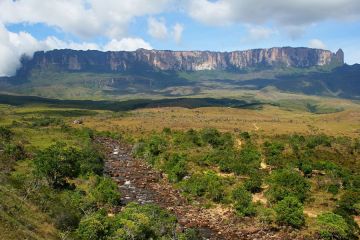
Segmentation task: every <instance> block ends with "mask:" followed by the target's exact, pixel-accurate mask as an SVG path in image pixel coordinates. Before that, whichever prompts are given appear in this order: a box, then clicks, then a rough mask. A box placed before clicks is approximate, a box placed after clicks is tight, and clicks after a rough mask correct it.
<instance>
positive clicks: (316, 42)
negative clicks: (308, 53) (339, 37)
mask: <svg viewBox="0 0 360 240" xmlns="http://www.w3.org/2000/svg"><path fill="white" fill-rule="evenodd" d="M309 47H311V48H317V49H326V45H325V43H323V42H322V41H321V40H320V39H311V40H310V41H309Z"/></svg>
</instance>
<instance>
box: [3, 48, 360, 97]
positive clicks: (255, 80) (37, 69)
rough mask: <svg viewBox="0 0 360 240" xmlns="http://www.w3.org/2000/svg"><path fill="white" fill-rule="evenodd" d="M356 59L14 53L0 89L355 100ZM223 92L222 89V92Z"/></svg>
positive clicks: (263, 53)
mask: <svg viewBox="0 0 360 240" xmlns="http://www.w3.org/2000/svg"><path fill="white" fill-rule="evenodd" d="M359 73H360V67H359V66H358V65H353V66H349V65H344V53H343V52H342V50H341V49H340V50H339V51H338V52H337V53H332V52H330V51H326V50H319V49H310V48H290V47H286V48H271V49H255V50H248V51H235V52H209V51H203V52H201V51H189V52H180V51H158V50H144V49H139V50H137V51H134V52H125V51H122V52H100V51H75V50H54V51H49V52H36V53H35V54H34V57H33V58H31V59H30V58H26V57H24V58H23V59H22V67H21V68H20V69H18V71H17V74H16V76H13V77H3V78H0V86H1V89H2V92H3V93H17V94H23V95H35V96H42V97H51V98H60V99H124V98H139V97H141V98H144V97H145V98H163V97H179V96H198V97H202V96H204V95H205V94H207V93H209V92H211V93H212V96H213V97H214V96H216V94H217V92H219V91H221V92H227V93H228V94H230V92H231V94H233V93H234V91H236V92H237V94H238V95H239V94H240V93H242V92H247V93H250V94H251V93H254V91H259V90H262V89H264V88H265V89H267V87H269V86H273V87H275V88H273V89H276V91H279V90H280V91H283V92H294V93H304V94H308V95H320V96H332V97H342V98H353V99H357V98H359V96H360V90H359V89H360V87H358V86H359V81H358V75H359ZM225 95H226V94H225Z"/></svg>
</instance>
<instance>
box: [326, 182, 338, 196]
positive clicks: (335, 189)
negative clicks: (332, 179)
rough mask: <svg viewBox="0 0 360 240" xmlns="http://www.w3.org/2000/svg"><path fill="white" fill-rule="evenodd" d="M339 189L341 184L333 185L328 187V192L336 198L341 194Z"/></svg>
mask: <svg viewBox="0 0 360 240" xmlns="http://www.w3.org/2000/svg"><path fill="white" fill-rule="evenodd" d="M339 189H340V186H339V184H331V185H329V186H328V188H327V191H328V192H329V193H331V194H332V195H334V196H335V195H336V194H338V193H339Z"/></svg>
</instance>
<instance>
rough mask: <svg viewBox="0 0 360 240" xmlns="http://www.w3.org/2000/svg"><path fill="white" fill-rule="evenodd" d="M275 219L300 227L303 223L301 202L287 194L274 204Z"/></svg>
mask: <svg viewBox="0 0 360 240" xmlns="http://www.w3.org/2000/svg"><path fill="white" fill-rule="evenodd" d="M274 209H275V212H276V221H277V222H278V223H279V224H282V225H289V226H292V227H294V228H300V227H301V226H303V225H304V224H305V217H304V213H303V211H304V208H303V205H302V204H301V202H300V201H299V200H298V199H297V198H296V197H292V196H287V197H285V198H284V199H283V200H281V201H280V202H278V203H277V204H276V205H275V208H274Z"/></svg>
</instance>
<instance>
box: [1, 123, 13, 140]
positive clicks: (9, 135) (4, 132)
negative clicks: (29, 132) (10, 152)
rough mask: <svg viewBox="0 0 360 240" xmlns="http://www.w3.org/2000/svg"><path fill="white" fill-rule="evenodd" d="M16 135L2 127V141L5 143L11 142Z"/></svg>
mask: <svg viewBox="0 0 360 240" xmlns="http://www.w3.org/2000/svg"><path fill="white" fill-rule="evenodd" d="M13 136H14V133H13V132H12V131H11V130H10V128H8V127H4V126H0V139H1V140H2V141H4V142H10V141H11V139H12V137H13Z"/></svg>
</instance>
